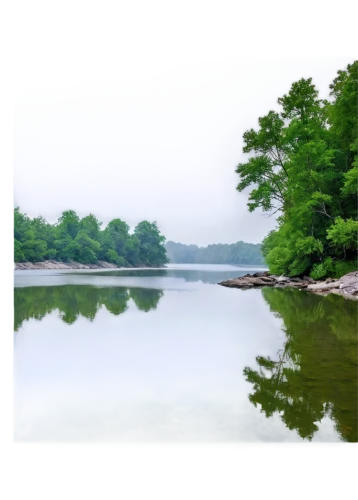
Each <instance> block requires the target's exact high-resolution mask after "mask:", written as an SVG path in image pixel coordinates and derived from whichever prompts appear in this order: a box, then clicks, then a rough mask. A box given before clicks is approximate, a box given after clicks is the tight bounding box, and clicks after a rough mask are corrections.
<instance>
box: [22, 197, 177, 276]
mask: <svg viewBox="0 0 358 500" xmlns="http://www.w3.org/2000/svg"><path fill="white" fill-rule="evenodd" d="M101 226H102V222H99V221H98V219H97V218H96V217H95V216H94V215H92V214H90V215H87V216H86V217H83V218H82V219H81V218H80V217H79V216H78V215H77V214H76V212H74V211H73V210H66V211H64V212H63V213H62V215H61V217H60V218H59V219H58V221H57V223H55V224H49V223H48V222H47V221H46V220H45V219H44V218H43V217H42V216H39V217H36V218H34V219H30V218H29V217H28V216H27V215H26V214H24V213H21V211H20V208H19V207H16V208H15V209H14V259H15V262H41V261H43V260H57V261H61V262H68V261H70V260H74V261H76V262H80V263H82V264H95V263H97V262H98V261H99V260H102V261H106V262H111V263H113V264H116V265H118V266H128V267H132V266H134V267H137V266H162V265H163V264H165V263H166V262H168V259H167V255H166V250H165V245H164V242H165V237H164V236H163V235H162V234H161V233H160V231H159V229H158V226H157V224H156V222H152V223H150V222H148V221H146V220H145V221H142V222H140V223H139V224H138V225H137V226H136V227H135V229H134V232H133V233H132V234H130V233H129V230H130V228H129V226H128V224H126V223H125V222H124V221H122V220H121V219H113V220H112V221H111V222H110V223H109V224H108V225H107V226H106V227H105V228H104V229H101Z"/></svg>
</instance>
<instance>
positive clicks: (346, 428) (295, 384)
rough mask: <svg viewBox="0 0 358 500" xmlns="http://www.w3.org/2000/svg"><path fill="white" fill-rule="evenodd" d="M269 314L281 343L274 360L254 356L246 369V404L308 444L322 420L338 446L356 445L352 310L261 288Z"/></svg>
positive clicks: (343, 303)
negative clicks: (277, 321) (249, 387)
mask: <svg viewBox="0 0 358 500" xmlns="http://www.w3.org/2000/svg"><path fill="white" fill-rule="evenodd" d="M262 294H263V296H264V299H265V301H266V302H267V303H268V305H269V306H270V310H271V311H272V312H273V313H275V315H276V316H277V317H279V318H281V319H282V320H283V323H284V324H283V326H282V328H283V330H284V332H285V334H286V341H285V343H284V345H283V347H282V349H281V350H280V351H279V352H278V353H277V358H276V359H274V360H272V359H270V357H263V356H257V357H256V362H257V364H258V369H256V370H254V369H252V368H249V367H246V368H245V369H244V375H245V377H246V380H247V381H248V382H250V383H252V384H253V390H254V392H253V393H252V394H250V395H249V400H250V401H251V403H253V404H254V405H255V406H257V405H260V407H261V412H262V413H264V414H265V416H266V417H271V416H272V415H273V414H274V413H275V412H278V413H279V414H280V415H281V419H282V421H283V422H284V423H285V424H286V426H287V427H288V428H289V429H291V430H294V429H295V430H296V431H297V432H298V434H299V435H300V436H301V437H302V438H303V439H308V440H311V439H312V437H313V435H314V434H315V432H316V431H317V430H318V425H317V423H319V422H320V421H321V420H322V418H323V417H324V416H328V417H330V418H331V419H332V420H333V421H334V424H335V429H336V431H337V432H338V434H339V435H340V437H341V439H342V440H343V441H348V442H357V304H356V303H355V302H353V301H349V300H345V299H343V298H342V297H338V296H334V295H329V296H327V297H321V296H318V295H314V294H309V293H305V292H300V291H298V290H287V289H286V290H284V289H277V288H271V289H270V288H263V289H262Z"/></svg>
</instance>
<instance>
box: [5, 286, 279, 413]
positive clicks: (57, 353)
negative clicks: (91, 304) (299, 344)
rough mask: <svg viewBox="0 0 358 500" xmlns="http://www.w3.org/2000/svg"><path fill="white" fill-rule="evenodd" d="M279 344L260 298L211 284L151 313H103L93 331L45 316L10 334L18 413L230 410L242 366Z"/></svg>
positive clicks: (241, 385)
mask: <svg viewBox="0 0 358 500" xmlns="http://www.w3.org/2000/svg"><path fill="white" fill-rule="evenodd" d="M279 337H280V329H279V322H278V321H277V320H276V319H275V318H274V317H273V316H272V315H271V314H270V313H269V311H268V309H267V307H266V306H265V305H264V303H263V300H262V297H261V294H260V292H259V291H258V292H257V291H252V292H251V291H248V292H241V291H236V290H235V291H234V290H227V289H224V288H222V287H218V286H217V287H215V286H207V285H200V286H198V289H197V290H196V291H192V292H191V293H179V292H176V291H170V290H168V291H166V292H165V294H164V296H163V298H162V299H161V300H160V302H159V304H158V308H157V310H156V311H152V312H150V313H143V312H140V311H138V310H137V309H135V308H134V307H130V308H129V309H128V311H127V312H126V313H124V314H123V315H121V316H119V317H115V316H112V315H111V314H110V313H108V312H107V311H106V310H105V309H104V308H102V309H101V310H100V311H99V313H98V314H97V316H96V319H95V321H94V322H92V323H91V322H89V321H87V320H86V319H84V318H79V319H78V320H77V321H76V323H75V324H73V325H72V326H68V325H66V324H64V323H62V322H61V321H60V320H59V319H58V318H57V313H52V314H51V315H49V316H47V317H45V318H44V319H43V320H42V321H41V322H38V321H34V320H30V321H29V322H26V323H24V325H23V327H22V328H21V329H20V331H19V332H18V333H17V334H16V336H15V346H16V347H15V356H14V358H15V365H14V403H15V406H16V411H17V412H20V413H28V412H30V413H32V412H34V411H37V410H40V409H43V410H44V409H45V408H46V407H47V406H48V405H50V406H51V405H54V404H56V406H58V405H65V406H68V405H70V406H71V407H73V408H80V407H82V406H83V405H87V404H96V403H98V404H100V403H106V402H107V403H113V402H116V403H118V404H120V403H122V402H123V403H125V402H131V403H138V404H139V403H141V402H144V401H156V400H157V399H158V398H159V399H160V398H161V397H163V398H165V397H168V395H169V396H170V399H172V400H173V398H174V399H175V397H176V395H177V396H178V397H180V395H182V394H190V395H191V399H193V398H194V399H195V397H197V398H198V399H199V400H200V399H202V398H204V399H205V400H207V401H211V402H215V404H220V403H225V404H231V405H234V406H235V405H237V404H239V402H240V401H242V400H245V399H246V394H247V389H248V387H247V386H246V383H245V381H244V380H243V378H242V368H243V367H244V366H245V365H246V364H250V365H252V364H253V362H254V359H255V356H256V355H257V354H258V353H260V354H263V355H265V354H269V353H271V351H274V350H275V349H276V348H278V347H280V339H279Z"/></svg>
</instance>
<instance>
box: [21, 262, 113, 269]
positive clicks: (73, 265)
mask: <svg viewBox="0 0 358 500" xmlns="http://www.w3.org/2000/svg"><path fill="white" fill-rule="evenodd" d="M29 269H119V266H116V265H115V264H111V263H110V262H105V261H98V263H97V264H80V262H75V261H74V260H70V261H69V262H58V261H56V260H45V261H43V262H16V263H15V271H26V270H29Z"/></svg>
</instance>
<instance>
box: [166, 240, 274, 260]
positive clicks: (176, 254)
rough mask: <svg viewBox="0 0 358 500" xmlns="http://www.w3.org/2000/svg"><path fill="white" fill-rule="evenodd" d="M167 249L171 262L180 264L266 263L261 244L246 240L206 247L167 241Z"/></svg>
mask: <svg viewBox="0 0 358 500" xmlns="http://www.w3.org/2000/svg"><path fill="white" fill-rule="evenodd" d="M166 250H167V255H168V258H169V260H170V262H173V263H180V264H232V265H240V264H247V265H251V264H254V265H264V264H265V262H264V259H263V256H262V254H261V245H260V244H253V243H245V242H244V241H238V242H237V243H232V244H224V243H218V244H213V245H208V246H206V247H199V246H197V245H184V244H183V243H176V242H174V241H167V243H166Z"/></svg>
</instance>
